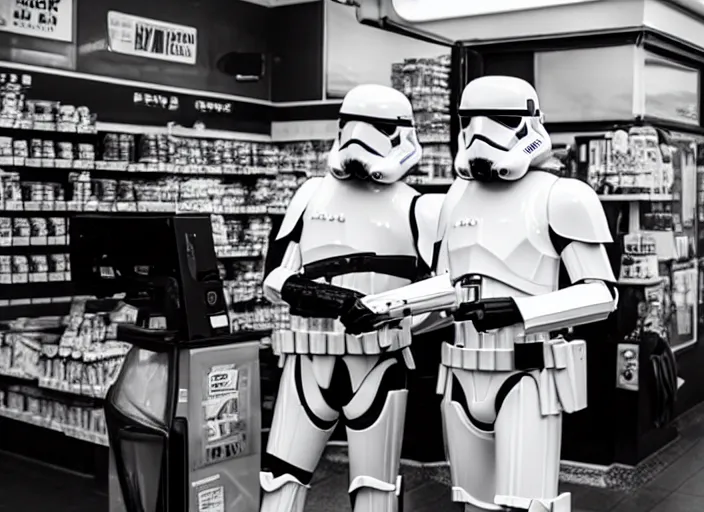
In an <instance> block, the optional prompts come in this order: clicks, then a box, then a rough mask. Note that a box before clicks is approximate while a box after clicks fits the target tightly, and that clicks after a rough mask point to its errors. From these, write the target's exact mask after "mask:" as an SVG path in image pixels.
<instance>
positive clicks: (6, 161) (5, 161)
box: [0, 156, 14, 165]
mask: <svg viewBox="0 0 704 512" xmlns="http://www.w3.org/2000/svg"><path fill="white" fill-rule="evenodd" d="M12 164H14V160H13V159H12V157H11V156H0V165H12Z"/></svg>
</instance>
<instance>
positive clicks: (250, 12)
mask: <svg viewBox="0 0 704 512" xmlns="http://www.w3.org/2000/svg"><path fill="white" fill-rule="evenodd" d="M111 10H114V11H119V12H121V13H125V14H132V15H135V16H142V17H145V18H150V19H154V20H159V21H164V22H170V23H175V24H178V25H185V26H189V27H193V28H195V29H197V30H198V39H197V61H196V64H195V65H188V64H180V63H171V62H167V61H160V60H153V59H145V58H142V57H134V56H130V55H121V54H117V53H113V52H109V51H107V50H106V44H105V43H106V38H107V17H108V11H111ZM267 22H268V9H267V8H266V7H262V6H260V5H255V4H252V3H249V2H244V1H241V0H207V1H204V0H158V1H157V0H149V1H145V0H81V1H79V2H78V10H77V25H78V37H77V43H78V60H77V70H78V71H84V72H86V73H95V74H98V75H105V76H111V77H116V78H126V79H132V80H140V81H144V82H152V83H156V84H168V85H178V86H180V87H185V88H190V89H197V90H204V91H213V92H222V93H229V94H236V95H242V96H247V97H252V98H261V99H267V98H268V96H269V87H270V80H271V77H270V73H269V72H268V71H266V72H265V74H264V76H263V77H262V78H261V79H260V80H259V81H257V82H246V83H240V82H237V81H236V80H235V79H234V78H233V77H231V76H228V75H226V74H224V73H222V72H220V71H219V70H218V69H217V67H216V63H217V61H218V59H219V58H220V57H221V56H223V55H224V54H226V53H228V52H233V51H234V52H258V53H262V54H264V55H266V53H267ZM267 64H268V63H267ZM268 68H269V66H268V65H267V66H266V69H267V70H268Z"/></svg>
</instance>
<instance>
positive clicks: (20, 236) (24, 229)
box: [12, 217, 32, 246]
mask: <svg viewBox="0 0 704 512" xmlns="http://www.w3.org/2000/svg"><path fill="white" fill-rule="evenodd" d="M31 233H32V228H31V225H30V223H29V219H27V218H25V217H15V218H14V219H13V220H12V245H17V246H25V245H29V237H30V235H31Z"/></svg>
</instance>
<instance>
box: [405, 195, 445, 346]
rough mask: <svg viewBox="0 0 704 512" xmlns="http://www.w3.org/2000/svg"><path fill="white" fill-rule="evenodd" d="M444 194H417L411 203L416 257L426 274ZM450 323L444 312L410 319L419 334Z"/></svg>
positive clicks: (432, 256) (413, 328)
mask: <svg viewBox="0 0 704 512" xmlns="http://www.w3.org/2000/svg"><path fill="white" fill-rule="evenodd" d="M444 200H445V194H424V195H421V196H417V199H416V200H415V201H414V203H413V211H412V216H413V217H412V218H414V219H415V222H414V224H413V226H414V234H415V236H416V247H417V251H418V257H419V260H420V262H421V263H422V266H423V267H424V268H425V269H427V272H428V274H430V273H431V270H434V269H432V267H433V264H434V259H435V258H434V253H435V251H436V244H435V240H436V238H437V233H438V223H439V220H440V214H441V211H442V206H443V202H444ZM451 323H452V317H447V316H445V314H444V312H432V313H423V314H416V315H415V316H414V317H413V319H412V325H411V329H412V330H413V332H414V333H417V334H421V333H424V332H429V331H433V330H436V329H439V328H442V327H444V326H445V325H449V324H451Z"/></svg>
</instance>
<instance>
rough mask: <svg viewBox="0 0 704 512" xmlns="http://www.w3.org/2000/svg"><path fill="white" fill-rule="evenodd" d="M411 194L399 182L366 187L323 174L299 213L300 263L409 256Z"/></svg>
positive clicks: (411, 244) (411, 249)
mask: <svg viewBox="0 0 704 512" xmlns="http://www.w3.org/2000/svg"><path fill="white" fill-rule="evenodd" d="M415 195H416V193H415V191H414V190H413V189H412V188H410V187H409V186H408V185H406V184H405V183H394V184H392V185H388V186H378V187H376V188H367V187H366V186H360V185H359V184H354V183H348V182H344V181H340V180H337V179H335V178H333V177H332V176H327V177H326V178H325V179H324V180H323V182H322V183H321V184H320V187H319V188H318V190H317V191H316V193H315V195H314V196H313V198H312V199H311V200H310V202H309V203H308V206H307V208H306V210H305V212H304V214H303V231H302V233H301V239H300V248H301V257H302V262H303V265H308V264H311V263H315V262H317V261H320V260H325V259H330V258H338V257H342V256H350V255H353V254H359V253H375V254H377V255H389V256H410V257H415V256H416V248H415V241H414V237H413V232H412V230H411V223H410V207H411V202H412V201H413V197H414V196H415Z"/></svg>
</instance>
